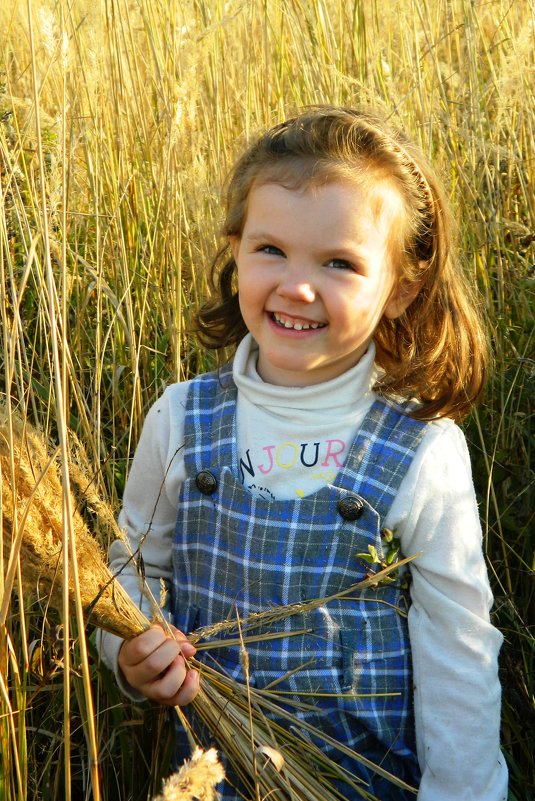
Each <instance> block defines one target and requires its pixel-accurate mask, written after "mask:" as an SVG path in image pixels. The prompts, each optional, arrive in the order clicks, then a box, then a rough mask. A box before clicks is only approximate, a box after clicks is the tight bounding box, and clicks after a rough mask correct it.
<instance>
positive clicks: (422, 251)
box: [197, 106, 488, 420]
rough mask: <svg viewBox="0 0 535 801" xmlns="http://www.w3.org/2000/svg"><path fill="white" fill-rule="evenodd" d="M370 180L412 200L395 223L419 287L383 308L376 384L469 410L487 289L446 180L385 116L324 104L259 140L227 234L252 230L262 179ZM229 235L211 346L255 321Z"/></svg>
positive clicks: (204, 323)
mask: <svg viewBox="0 0 535 801" xmlns="http://www.w3.org/2000/svg"><path fill="white" fill-rule="evenodd" d="M348 180H349V181H353V182H356V183H358V185H359V187H361V186H362V185H363V184H364V187H363V188H364V189H369V190H371V189H373V188H374V187H377V186H378V184H379V183H388V184H389V185H390V186H393V187H394V188H395V189H396V190H397V191H398V193H399V195H400V197H401V198H402V200H403V210H404V213H403V215H402V219H400V220H399V221H398V224H397V225H396V226H395V227H393V230H395V234H394V239H395V241H394V242H392V243H390V244H391V247H392V248H394V251H393V252H394V264H395V265H396V269H397V280H398V287H399V288H400V290H401V292H407V293H409V295H411V296H412V295H415V297H414V300H412V302H411V303H410V304H409V305H408V307H407V308H406V310H405V311H404V312H403V314H401V316H399V317H397V318H395V319H387V318H386V317H383V319H382V320H381V321H380V323H379V325H378V327H377V329H376V331H375V334H374V342H375V345H376V349H377V355H376V362H377V364H378V365H379V366H380V367H381V368H382V370H383V371H384V372H383V374H382V375H381V377H380V379H379V381H378V382H377V384H376V386H375V388H374V389H375V390H376V391H377V392H378V393H379V394H382V395H385V396H390V397H401V398H414V399H416V400H417V401H418V408H417V409H416V410H415V411H413V412H412V413H411V414H412V416H414V417H418V418H420V419H427V420H429V419H432V418H436V417H444V416H449V417H452V418H454V419H457V420H460V419H462V418H463V417H464V416H465V415H466V414H467V413H468V412H469V411H470V408H471V407H472V405H473V404H474V403H475V401H476V400H477V399H478V397H479V396H480V394H481V392H482V390H483V386H484V382H485V375H486V369H487V365H488V344H487V337H486V333H485V328H484V325H483V323H482V319H481V315H480V312H479V310H478V302H477V296H476V293H475V289H474V287H473V286H472V284H471V282H470V281H469V280H468V278H467V276H466V274H465V272H464V271H463V269H462V267H461V265H460V263H459V259H458V249H457V247H456V234H455V226H454V224H453V221H452V217H451V212H450V209H449V204H448V202H447V200H446V197H445V194H444V191H443V189H442V186H441V182H440V181H439V180H438V179H437V176H436V175H435V173H434V171H433V169H432V167H431V166H430V165H429V164H428V163H427V161H426V160H425V158H424V157H423V155H422V153H421V151H420V150H419V148H417V147H416V146H415V145H414V144H413V143H412V142H411V141H410V140H409V139H407V138H406V136H405V135H404V134H402V133H401V132H399V131H396V130H393V129H391V128H390V127H389V126H388V125H387V124H386V123H385V122H384V121H383V120H381V119H380V118H378V117H376V116H374V115H372V114H369V113H367V112H362V111H358V110H355V109H346V108H333V107H325V106H322V107H315V108H312V109H308V110H306V111H305V112H304V113H302V114H300V115H298V116H296V117H293V118H292V119H289V120H287V121H286V122H283V123H281V124H279V125H276V126H275V127H274V128H272V129H271V130H269V131H267V132H266V133H264V134H263V135H261V136H260V137H259V138H257V139H256V141H254V142H253V143H252V144H251V145H250V147H249V148H248V149H247V150H246V151H245V153H244V154H243V155H242V156H241V158H240V159H239V160H238V161H237V163H236V165H235V166H234V169H233V170H232V172H231V174H230V176H229V180H228V182H227V187H226V193H225V210H226V217H225V222H224V225H223V230H222V233H223V235H224V236H225V237H227V238H228V237H229V236H238V237H239V236H241V233H242V231H243V227H244V224H245V218H246V214H247V201H248V197H249V193H250V191H251V189H252V188H253V187H254V186H259V185H263V184H266V183H279V184H281V185H283V186H285V187H286V188H291V189H297V188H299V189H301V188H307V187H309V186H312V185H319V184H324V183H326V182H332V181H348ZM236 273H237V267H236V263H235V261H234V259H233V258H232V254H231V253H230V249H229V246H228V244H225V246H224V247H222V248H221V250H220V251H219V252H218V253H217V255H216V258H215V260H214V262H213V265H212V269H211V273H210V276H209V280H210V286H211V290H212V296H211V298H210V300H208V302H207V303H205V304H204V306H203V307H202V308H201V309H200V311H199V313H198V316H197V333H198V336H199V339H200V341H201V343H202V344H204V345H206V346H208V347H211V348H228V347H235V346H237V344H238V343H239V342H240V340H241V339H242V338H243V336H244V335H245V334H246V333H247V329H246V327H245V323H244V321H243V318H242V315H241V312H240V307H239V300H238V290H237V282H236Z"/></svg>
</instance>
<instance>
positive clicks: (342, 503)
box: [338, 495, 364, 520]
mask: <svg viewBox="0 0 535 801" xmlns="http://www.w3.org/2000/svg"><path fill="white" fill-rule="evenodd" d="M338 511H339V512H340V514H341V515H342V517H343V518H344V520H358V519H359V517H360V516H361V514H362V513H363V511H364V503H363V502H362V500H361V499H360V498H359V496H358V495H346V496H345V497H344V498H341V499H340V500H339V501H338Z"/></svg>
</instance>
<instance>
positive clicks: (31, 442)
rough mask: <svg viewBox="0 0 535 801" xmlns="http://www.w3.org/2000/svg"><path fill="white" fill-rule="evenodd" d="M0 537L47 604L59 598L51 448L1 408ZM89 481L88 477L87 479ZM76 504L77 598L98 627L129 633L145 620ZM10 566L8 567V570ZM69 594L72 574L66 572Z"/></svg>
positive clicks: (59, 540)
mask: <svg viewBox="0 0 535 801" xmlns="http://www.w3.org/2000/svg"><path fill="white" fill-rule="evenodd" d="M0 474H1V477H2V485H1V489H2V535H3V536H2V539H3V554H4V559H5V560H6V561H8V563H9V565H10V567H11V566H12V565H14V564H15V563H16V560H17V559H18V557H19V556H20V568H21V573H22V576H23V579H24V580H25V583H26V584H27V585H28V586H30V587H35V586H37V587H38V588H39V592H40V593H43V594H44V595H46V596H47V600H48V601H49V602H50V603H51V605H52V606H54V607H56V608H58V609H61V605H62V598H63V569H62V553H63V503H62V498H63V487H62V484H61V478H60V473H59V469H58V465H57V462H56V459H55V455H54V452H52V455H51V449H50V448H49V447H48V446H47V443H46V442H45V441H44V439H43V437H42V436H41V435H40V434H38V433H37V432H36V431H34V430H33V429H32V428H31V427H30V426H28V425H27V424H26V423H25V421H24V420H23V419H21V418H20V417H19V416H18V415H13V416H12V418H11V425H8V420H7V414H6V412H5V410H3V409H2V410H1V411H0ZM86 483H87V484H88V485H89V484H90V481H89V480H88V481H87V482H86ZM73 508H74V509H75V511H74V513H73V516H72V525H73V528H74V533H75V539H76V551H77V557H78V559H77V561H78V572H79V591H80V595H81V599H82V604H83V606H84V608H85V609H87V610H88V614H90V616H91V622H92V623H94V625H96V626H98V627H99V628H102V629H105V630H106V631H111V632H113V633H115V634H119V635H120V636H121V637H124V638H130V637H132V636H135V635H136V634H139V633H140V632H142V631H144V629H146V628H147V626H148V625H149V623H148V621H147V619H146V618H145V616H144V615H143V614H142V613H141V612H140V610H139V609H138V608H137V606H136V605H135V604H134V603H132V600H131V598H130V597H129V596H128V594H127V593H126V592H125V590H124V589H123V588H122V586H121V585H120V584H119V583H118V582H116V581H114V580H113V577H112V575H111V573H110V571H109V569H108V567H107V566H106V561H105V558H104V554H103V552H102V549H101V548H100V546H99V544H98V542H97V541H96V540H95V538H94V537H93V536H92V535H91V533H90V532H89V530H88V528H87V526H86V524H85V523H84V521H83V519H82V516H81V515H80V513H79V512H78V511H77V510H76V504H75V503H74V501H73ZM9 570H10V568H9V567H8V573H9ZM69 583H70V586H69V588H68V590H69V594H70V595H71V597H72V593H73V589H74V588H73V586H72V579H70V578H69Z"/></svg>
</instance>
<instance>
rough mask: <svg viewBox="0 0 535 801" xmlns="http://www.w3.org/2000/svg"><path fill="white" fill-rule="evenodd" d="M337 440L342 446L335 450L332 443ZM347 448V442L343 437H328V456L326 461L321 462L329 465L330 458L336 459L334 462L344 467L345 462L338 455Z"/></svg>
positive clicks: (322, 464)
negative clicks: (343, 440)
mask: <svg viewBox="0 0 535 801" xmlns="http://www.w3.org/2000/svg"><path fill="white" fill-rule="evenodd" d="M335 442H337V443H338V444H339V445H340V446H341V447H340V449H339V450H337V451H335V450H333V448H332V445H333V444H334V443H335ZM345 449H346V446H345V442H342V440H341V439H328V440H327V456H326V457H325V461H324V462H322V463H321V466H322V467H327V466H328V465H329V459H331V458H332V459H334V463H335V465H336V466H337V467H343V463H342V462H340V461H339V460H338V456H340V454H341V453H343V452H344V451H345Z"/></svg>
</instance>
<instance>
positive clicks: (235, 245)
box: [228, 234, 241, 263]
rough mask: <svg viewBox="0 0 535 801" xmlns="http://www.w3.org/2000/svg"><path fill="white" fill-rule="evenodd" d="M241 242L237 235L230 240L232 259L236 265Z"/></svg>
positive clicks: (233, 235) (230, 237)
mask: <svg viewBox="0 0 535 801" xmlns="http://www.w3.org/2000/svg"><path fill="white" fill-rule="evenodd" d="M240 242H241V239H240V237H239V236H238V235H237V234H232V235H231V236H229V238H228V243H229V246H230V249H231V251H232V258H233V259H234V261H235V262H236V263H237V262H238V251H239V249H240Z"/></svg>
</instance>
